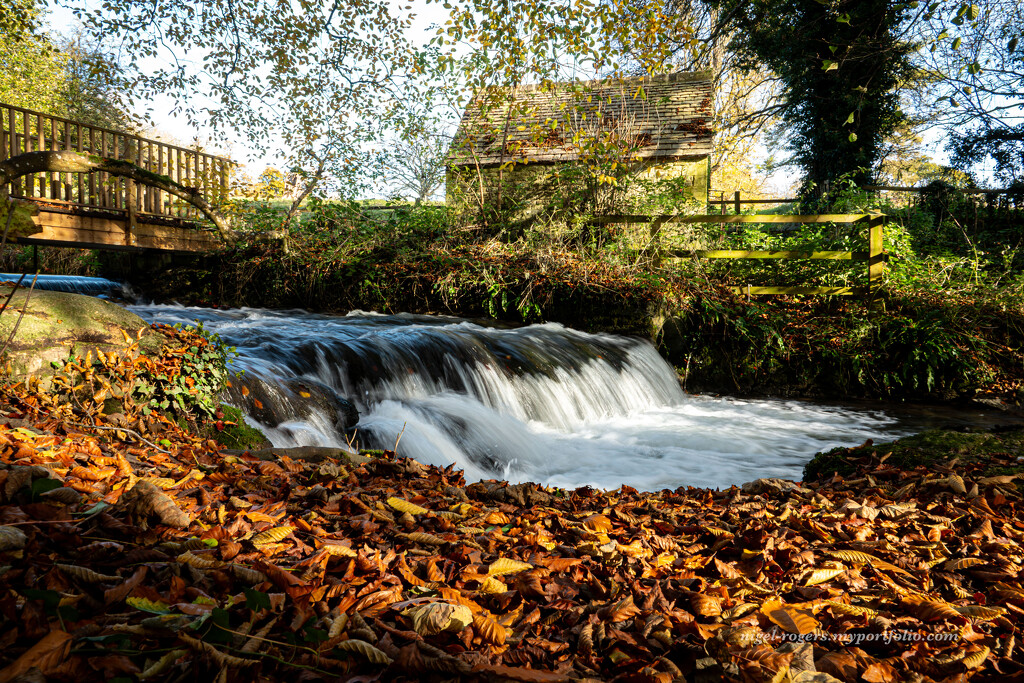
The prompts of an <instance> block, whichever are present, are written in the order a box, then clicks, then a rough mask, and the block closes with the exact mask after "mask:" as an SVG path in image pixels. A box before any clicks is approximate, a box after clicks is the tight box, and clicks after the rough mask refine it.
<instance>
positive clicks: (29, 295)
mask: <svg viewBox="0 0 1024 683" xmlns="http://www.w3.org/2000/svg"><path fill="white" fill-rule="evenodd" d="M22 277H24V274H23V275H22ZM37 279H39V273H36V274H35V275H34V276H33V277H32V284H31V285H29V288H28V293H27V294H25V305H24V306H22V308H21V315H19V316H18V320H17V321H16V322H15V323H14V328H13V329H12V330H11V334H10V336H9V337H7V341H5V342H4V345H3V346H2V347H0V358H2V357H3V355H4V353H6V352H7V347H8V346H10V345H11V342H12V341H13V340H14V335H16V334H17V333H18V328H19V327H20V326H21V319H22V318H24V317H25V311H27V310H28V302H29V300H30V299H31V298H32V290H33V289H35V287H36V280H37ZM18 283H19V284H20V283H21V280H19V281H18ZM15 289H17V288H15ZM13 294H14V290H11V295H12V296H13ZM5 308H6V305H5Z"/></svg>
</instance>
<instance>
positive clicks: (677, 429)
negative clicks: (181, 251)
mask: <svg viewBox="0 0 1024 683" xmlns="http://www.w3.org/2000/svg"><path fill="white" fill-rule="evenodd" d="M129 308H130V309H131V310H132V311H134V312H135V313H136V314H138V315H140V316H142V317H143V318H145V319H147V320H149V321H152V322H164V323H169V324H174V323H187V324H194V323H195V322H196V321H198V322H201V323H203V325H204V326H205V328H206V329H207V330H210V331H212V332H216V333H217V334H219V335H220V336H221V337H222V338H223V340H224V341H225V342H226V343H227V344H229V345H232V346H235V347H236V348H237V353H238V356H237V358H236V359H235V361H234V365H235V367H236V369H240V370H244V376H245V377H246V378H247V381H254V380H262V382H263V384H265V385H267V386H271V387H272V386H274V385H275V384H277V385H280V384H282V383H284V382H286V381H288V380H289V379H293V378H303V379H306V380H313V381H315V382H317V383H318V384H320V385H327V386H329V387H330V388H333V389H334V390H335V391H336V392H337V393H338V394H340V395H341V396H344V397H346V398H348V399H350V400H351V401H352V402H353V403H354V404H355V405H356V407H357V408H358V410H359V413H360V419H359V422H358V426H357V430H356V432H355V439H356V440H357V441H358V443H359V445H361V446H362V447H364V448H389V449H390V448H395V449H396V450H397V451H398V453H399V454H400V455H406V456H410V457H413V458H416V459H417V460H419V461H421V462H424V463H430V464H434V465H440V466H447V465H450V464H452V463H454V464H455V465H456V467H458V468H461V469H463V470H464V471H465V472H466V477H467V479H470V480H475V479H488V478H502V479H508V480H511V481H537V482H542V483H544V484H548V485H553V486H561V487H566V488H570V487H577V486H583V485H590V486H594V487H597V488H603V489H612V488H617V487H618V486H620V485H621V484H628V485H630V486H634V487H636V488H638V489H642V490H659V489H662V488H671V489H674V488H677V487H679V486H684V485H690V486H702V487H727V486H730V485H732V484H740V483H743V482H746V481H750V480H753V479H757V478H759V477H784V478H789V479H797V480H798V479H800V478H801V472H802V468H803V465H804V463H805V462H806V461H807V460H808V459H809V458H810V457H811V456H812V455H813V454H814V453H816V452H818V451H821V450H825V449H829V448H832V447H835V446H851V445H858V444H860V443H862V442H864V441H865V440H866V439H869V438H870V439H875V440H879V439H892V438H895V437H898V436H903V435H907V434H910V433H913V432H915V431H918V429H919V428H920V427H919V426H913V425H910V424H908V423H906V422H905V421H901V420H898V419H897V418H895V417H892V416H890V415H888V414H887V413H886V412H883V411H882V410H877V409H874V410H872V409H860V410H856V409H851V408H844V407H838V406H827V405H819V404H812V403H806V402H799V401H779V400H740V399H733V398H712V397H703V396H691V395H687V394H685V393H684V392H683V391H682V390H681V389H680V386H679V383H678V381H677V378H676V374H675V372H674V371H673V369H672V368H671V367H670V366H669V365H668V364H667V363H666V362H665V361H664V360H662V358H661V357H660V356H659V355H658V353H657V351H656V350H655V349H654V347H653V346H652V345H651V344H650V343H649V342H647V341H645V340H640V339H635V338H629V337H621V336H614V335H607V334H584V333H582V332H578V331H575V330H572V329H568V328H565V327H562V326H561V325H558V324H553V323H549V324H544V325H532V326H529V327H519V328H504V327H499V326H494V325H489V324H480V323H475V322H469V321H466V320H461V319H456V318H443V317H433V316H418V315H407V314H402V315H379V314H374V313H362V312H354V313H350V314H349V315H346V316H328V315H317V314H311V313H307V312H305V311H297V310H295V311H271V310H259V309H234V310H214V309H205V308H184V307H180V306H171V305H135V306H130V307H129ZM282 400H284V401H285V402H287V400H288V399H287V397H285V398H283V399H282ZM285 412H286V413H287V415H292V416H294V415H295V414H297V412H296V411H285ZM287 415H286V416H285V418H287ZM285 418H279V419H283V421H281V422H280V424H275V425H267V424H260V423H258V422H256V421H255V420H254V421H253V423H254V424H256V425H257V426H260V427H261V428H262V429H263V430H264V432H265V433H266V434H267V436H268V438H269V439H270V440H271V442H272V443H273V444H274V445H275V446H278V447H282V446H298V445H335V446H339V445H345V444H346V443H347V442H348V441H349V440H351V439H352V438H353V437H352V435H351V434H349V435H347V436H346V434H344V433H342V432H339V430H338V428H337V426H336V424H335V421H334V420H333V418H332V417H331V416H329V415H327V414H325V413H318V412H316V411H313V413H312V414H309V413H308V411H307V414H305V415H304V416H303V417H302V418H301V419H299V418H294V417H292V418H291V419H285ZM277 421H278V419H275V420H272V421H271V422H277ZM396 444H397V446H396Z"/></svg>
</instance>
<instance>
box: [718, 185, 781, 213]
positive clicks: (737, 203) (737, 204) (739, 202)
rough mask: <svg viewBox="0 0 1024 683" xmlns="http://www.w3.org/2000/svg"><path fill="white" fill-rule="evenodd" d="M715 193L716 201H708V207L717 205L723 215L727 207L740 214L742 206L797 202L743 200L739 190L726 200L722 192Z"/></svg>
mask: <svg viewBox="0 0 1024 683" xmlns="http://www.w3.org/2000/svg"><path fill="white" fill-rule="evenodd" d="M715 191H716V190H712V192H715ZM717 192H718V199H709V200H708V207H709V209H710V207H711V206H713V205H718V206H720V207H721V210H722V213H723V214H724V213H725V211H726V207H728V206H731V207H733V210H734V211H735V212H736V213H741V212H742V211H743V205H744V204H789V203H792V202H795V201H799V200H797V199H743V198H742V197H741V195H740V191H739V190H736V191H735V192H733V196H732V199H726V198H725V192H724V191H721V190H717ZM709 194H710V193H709Z"/></svg>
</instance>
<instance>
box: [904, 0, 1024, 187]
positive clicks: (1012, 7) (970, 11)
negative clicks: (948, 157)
mask: <svg viewBox="0 0 1024 683" xmlns="http://www.w3.org/2000/svg"><path fill="white" fill-rule="evenodd" d="M942 9H943V10H944V11H936V13H935V14H934V16H932V17H931V18H930V19H929V21H928V22H927V23H926V24H925V32H926V36H927V38H928V39H929V42H930V44H931V45H933V46H934V49H929V50H922V51H921V53H920V57H919V59H920V64H921V68H922V69H923V70H925V71H926V72H927V73H928V74H930V75H931V76H932V78H933V81H934V86H933V87H932V88H931V90H930V93H931V95H932V97H931V101H930V102H929V104H930V106H931V107H932V110H933V112H934V118H935V120H936V123H937V125H940V126H942V127H943V128H944V129H945V130H947V131H948V132H949V148H950V151H951V152H952V158H953V161H954V164H955V165H957V166H958V167H960V168H963V169H969V168H971V167H975V166H980V165H982V164H984V163H985V162H987V161H988V160H989V159H991V160H992V162H993V166H994V167H993V171H994V173H995V176H996V178H997V179H999V180H1001V181H1003V182H1006V183H1011V182H1021V181H1024V40H1022V39H1024V7H1022V6H1021V4H1020V3H1019V2H1016V0H986V2H983V3H981V4H977V5H974V4H969V5H968V4H956V5H952V6H949V7H946V8H942Z"/></svg>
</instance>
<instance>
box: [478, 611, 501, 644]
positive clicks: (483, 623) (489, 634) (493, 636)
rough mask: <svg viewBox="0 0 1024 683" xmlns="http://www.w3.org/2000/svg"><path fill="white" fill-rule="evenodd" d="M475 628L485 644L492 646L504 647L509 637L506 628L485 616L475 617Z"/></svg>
mask: <svg viewBox="0 0 1024 683" xmlns="http://www.w3.org/2000/svg"><path fill="white" fill-rule="evenodd" d="M473 628H474V629H475V630H476V632H477V634H478V635H479V636H480V638H481V639H482V640H483V641H484V642H486V643H490V644H491V645H504V644H505V638H506V637H508V631H506V630H505V627H504V626H502V625H501V624H499V623H498V622H497V621H495V620H494V619H492V618H491V617H489V616H487V615H484V614H474V615H473Z"/></svg>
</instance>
